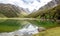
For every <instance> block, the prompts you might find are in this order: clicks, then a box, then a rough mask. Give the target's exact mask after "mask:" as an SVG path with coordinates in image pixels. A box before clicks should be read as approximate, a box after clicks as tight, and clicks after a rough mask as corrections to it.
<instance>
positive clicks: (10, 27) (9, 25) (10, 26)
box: [0, 19, 22, 32]
mask: <svg viewBox="0 0 60 36" xmlns="http://www.w3.org/2000/svg"><path fill="white" fill-rule="evenodd" d="M21 27H22V25H21V24H20V22H19V20H11V19H10V20H9V19H8V20H0V32H11V31H15V30H18V29H19V28H21Z"/></svg>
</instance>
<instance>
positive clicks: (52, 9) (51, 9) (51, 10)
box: [27, 0, 60, 18]
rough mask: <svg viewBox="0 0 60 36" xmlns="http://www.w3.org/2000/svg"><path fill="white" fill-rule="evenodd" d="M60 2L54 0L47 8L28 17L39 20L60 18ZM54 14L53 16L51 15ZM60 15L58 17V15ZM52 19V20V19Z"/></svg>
mask: <svg viewBox="0 0 60 36" xmlns="http://www.w3.org/2000/svg"><path fill="white" fill-rule="evenodd" d="M59 4H60V0H52V1H51V2H49V3H47V4H46V5H45V6H42V7H41V8H40V9H39V10H38V11H36V12H32V13H31V14H29V15H28V16H27V17H29V18H30V17H31V18H37V17H39V18H40V17H42V16H44V17H47V18H48V17H50V16H51V17H54V16H55V17H57V18H59V17H60V15H59V14H60V13H59V11H60V10H59V9H60V5H59ZM51 14H52V15H51ZM57 14H58V15H57ZM51 17H50V18H51Z"/></svg>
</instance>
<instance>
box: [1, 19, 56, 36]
mask: <svg viewBox="0 0 60 36" xmlns="http://www.w3.org/2000/svg"><path fill="white" fill-rule="evenodd" d="M55 25H56V24H54V22H52V21H40V20H15V19H14V20H12V19H6V20H0V32H3V33H0V36H32V34H36V33H38V27H41V29H40V30H42V27H45V28H48V27H52V26H55ZM43 29H44V28H43ZM44 30H45V29H44Z"/></svg>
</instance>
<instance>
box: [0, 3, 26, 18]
mask: <svg viewBox="0 0 60 36" xmlns="http://www.w3.org/2000/svg"><path fill="white" fill-rule="evenodd" d="M22 9H23V8H20V7H18V6H15V5H12V4H3V3H0V17H8V18H12V17H24V16H25V15H26V14H27V13H26V11H24V10H22Z"/></svg>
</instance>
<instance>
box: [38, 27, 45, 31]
mask: <svg viewBox="0 0 60 36" xmlns="http://www.w3.org/2000/svg"><path fill="white" fill-rule="evenodd" d="M45 30H46V28H44V27H38V31H39V32H41V31H45Z"/></svg>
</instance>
